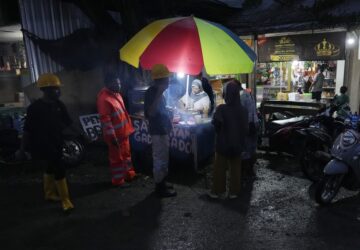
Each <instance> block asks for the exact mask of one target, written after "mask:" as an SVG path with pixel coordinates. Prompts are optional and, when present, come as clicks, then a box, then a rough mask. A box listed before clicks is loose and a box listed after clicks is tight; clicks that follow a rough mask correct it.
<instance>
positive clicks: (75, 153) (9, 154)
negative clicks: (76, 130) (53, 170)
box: [0, 128, 86, 167]
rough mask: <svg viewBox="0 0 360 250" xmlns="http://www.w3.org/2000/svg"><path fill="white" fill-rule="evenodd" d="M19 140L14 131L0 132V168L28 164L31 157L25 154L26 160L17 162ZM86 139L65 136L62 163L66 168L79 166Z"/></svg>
mask: <svg viewBox="0 0 360 250" xmlns="http://www.w3.org/2000/svg"><path fill="white" fill-rule="evenodd" d="M20 142H21V139H20V138H19V132H18V131H17V130H16V129H12V128H8V129H1V130H0V166H14V165H21V164H25V163H30V161H31V156H30V154H29V153H26V159H24V160H21V161H20V160H18V159H17V157H16V152H17V151H18V149H19V148H20ZM85 142H86V138H84V137H83V136H82V135H74V134H65V135H64V143H63V147H62V161H63V163H64V164H65V166H67V167H75V166H77V165H79V164H80V162H81V160H82V159H83V157H84V153H85Z"/></svg>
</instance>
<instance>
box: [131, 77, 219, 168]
mask: <svg viewBox="0 0 360 250" xmlns="http://www.w3.org/2000/svg"><path fill="white" fill-rule="evenodd" d="M175 78H178V77H177V76H176V75H174V77H173V78H172V81H171V82H170V85H169V88H168V90H167V91H166V92H165V93H164V96H165V99H166V101H167V108H168V111H169V112H170V113H171V116H172V117H173V130H172V132H171V133H170V143H169V145H170V156H171V157H172V158H174V159H178V160H184V161H187V162H191V163H192V164H193V166H194V168H195V169H198V166H199V165H201V164H202V163H204V162H206V161H207V160H208V159H209V158H210V157H211V156H212V155H213V154H214V149H215V133H214V128H213V126H212V124H211V115H210V116H209V115H208V114H207V113H206V112H200V111H198V110H194V109H192V108H190V107H189V108H181V107H179V105H177V104H178V103H179V102H180V99H181V98H180V97H183V96H186V89H188V88H186V81H185V80H184V78H180V79H175ZM177 86H179V87H177ZM147 88H148V86H146V87H136V88H134V89H133V90H131V91H130V92H129V100H130V101H129V112H130V116H131V119H132V121H133V125H134V128H135V133H134V135H133V136H132V138H131V142H132V144H131V145H132V149H133V150H135V151H140V152H141V151H143V152H144V151H146V149H147V148H148V147H149V146H150V145H151V136H150V134H149V129H148V123H147V121H146V119H145V117H144V96H145V92H146V90H147ZM175 90H177V91H175ZM173 92H177V93H173ZM189 99H190V96H189Z"/></svg>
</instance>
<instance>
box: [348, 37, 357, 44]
mask: <svg viewBox="0 0 360 250" xmlns="http://www.w3.org/2000/svg"><path fill="white" fill-rule="evenodd" d="M346 43H347V44H348V45H353V44H354V43H355V39H354V38H352V37H350V38H348V39H347V40H346Z"/></svg>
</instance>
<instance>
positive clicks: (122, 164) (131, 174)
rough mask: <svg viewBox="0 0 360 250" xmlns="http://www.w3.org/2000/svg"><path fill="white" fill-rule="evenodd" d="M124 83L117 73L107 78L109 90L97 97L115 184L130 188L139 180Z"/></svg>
mask: <svg viewBox="0 0 360 250" xmlns="http://www.w3.org/2000/svg"><path fill="white" fill-rule="evenodd" d="M120 90H121V82H120V79H119V77H118V76H117V75H116V74H114V73H108V74H106V76H105V87H104V88H103V89H102V90H101V91H100V92H99V94H98V96H97V109H98V112H99V115H100V121H101V125H102V128H103V134H104V140H105V142H106V144H107V145H108V148H109V162H110V171H111V183H112V185H113V186H121V187H128V186H129V184H128V183H126V181H127V182H129V181H131V180H133V179H134V178H135V175H136V173H135V170H134V168H133V165H132V162H131V153H130V142H129V136H130V135H131V134H132V133H133V132H134V128H133V126H132V124H131V120H130V117H129V114H128V112H127V111H126V109H125V105H124V101H123V99H122V97H121V95H120Z"/></svg>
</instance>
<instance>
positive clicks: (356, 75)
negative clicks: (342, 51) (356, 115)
mask: <svg viewBox="0 0 360 250" xmlns="http://www.w3.org/2000/svg"><path fill="white" fill-rule="evenodd" d="M359 33H360V30H357V31H356V34H357V37H356V42H355V45H354V46H352V47H348V48H347V52H346V67H345V82H344V85H345V86H347V87H348V94H349V97H350V107H351V111H352V112H355V111H356V112H359V103H360V100H359V96H360V60H359V39H358V38H359Z"/></svg>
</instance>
